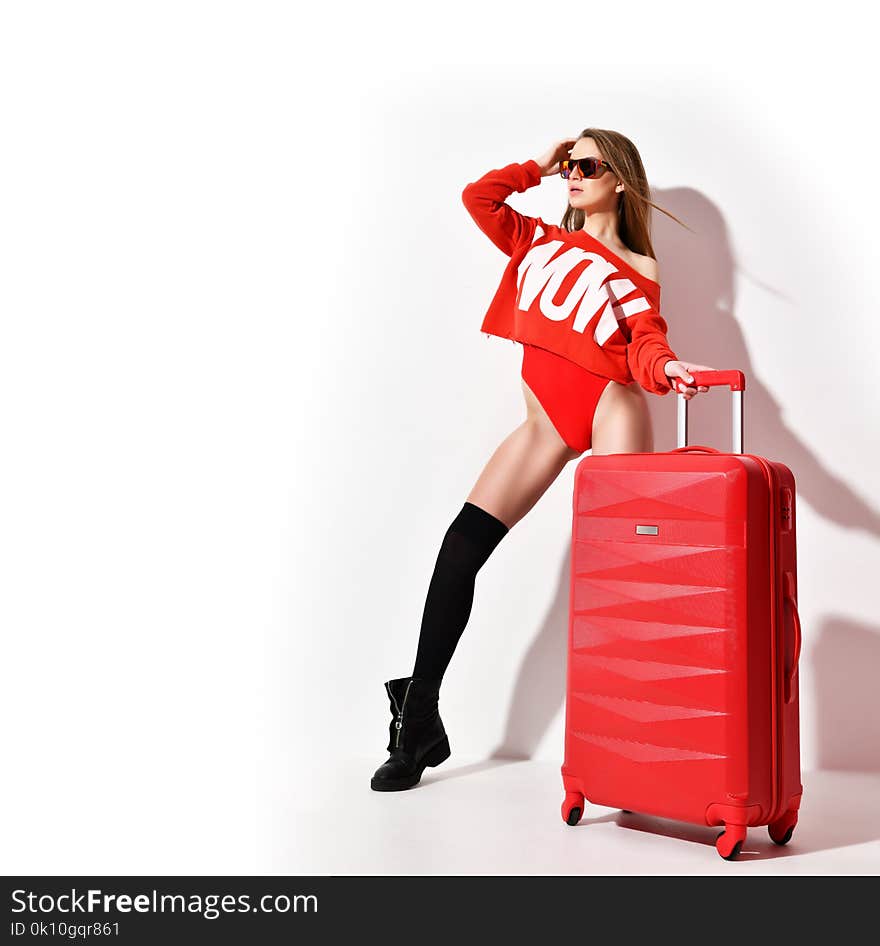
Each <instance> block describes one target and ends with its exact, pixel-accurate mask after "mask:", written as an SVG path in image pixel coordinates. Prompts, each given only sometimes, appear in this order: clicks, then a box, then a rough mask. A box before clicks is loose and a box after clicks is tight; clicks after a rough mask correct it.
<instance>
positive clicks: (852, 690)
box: [810, 615, 880, 772]
mask: <svg viewBox="0 0 880 946" xmlns="http://www.w3.org/2000/svg"><path fill="white" fill-rule="evenodd" d="M810 654H811V657H812V667H813V675H814V678H815V681H816V683H815V698H816V706H817V708H818V722H817V730H818V731H817V737H818V738H817V745H818V754H819V758H818V762H817V765H818V767H819V768H821V769H847V770H850V771H856V772H880V713H878V700H877V688H878V676H880V627H876V626H875V627H871V626H870V625H867V624H859V623H857V622H854V621H852V620H849V619H848V618H845V617H842V616H836V615H832V616H829V617H826V618H825V619H824V620H823V621H822V623H821V625H820V626H819V629H818V635H817V640H816V643H815V644H814V645H813V647H811V648H810Z"/></svg>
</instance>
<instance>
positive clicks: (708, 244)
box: [490, 188, 880, 770]
mask: <svg viewBox="0 0 880 946" xmlns="http://www.w3.org/2000/svg"><path fill="white" fill-rule="evenodd" d="M654 200H655V202H656V203H658V204H660V206H662V207H665V208H667V209H668V210H670V211H671V212H672V213H674V214H675V215H676V216H677V217H679V218H681V219H682V220H684V221H685V222H686V223H687V224H688V226H690V227H691V228H692V229H693V231H694V232H693V233H691V232H690V231H688V230H685V229H684V228H683V227H681V226H680V225H679V224H678V223H676V222H675V221H674V220H670V219H669V218H668V217H666V216H665V215H664V214H661V213H656V212H655V214H654V221H655V222H654V246H655V251H656V253H657V257H658V259H659V261H660V274H661V275H660V279H661V284H662V287H663V288H662V295H661V312H662V313H663V314H664V317H666V318H667V322H669V340H670V344H671V345H672V348H673V350H674V351H675V352H676V354H678V355H679V357H681V358H684V359H687V360H689V361H693V362H696V363H698V364H705V365H712V366H713V367H714V368H718V369H723V368H738V369H740V370H741V371H743V372H744V374H745V376H746V391H745V395H744V399H743V403H744V411H743V413H744V425H743V426H744V436H743V449H744V451H745V452H747V453H756V454H759V455H761V456H767V457H772V458H773V459H774V460H780V461H782V462H783V463H785V464H786V465H787V466H789V467H790V468H791V470H792V472H793V473H794V476H795V481H796V483H797V496H798V497H799V498H801V497H802V498H803V499H805V500H806V501H807V502H808V503H809V504H810V506H811V507H812V508H813V509H815V510H816V512H817V513H819V514H821V515H823V516H824V517H825V518H826V519H828V520H829V521H830V522H834V523H836V524H838V525H840V526H844V527H847V528H857V529H862V530H864V531H866V532H868V533H869V534H872V535H875V536H876V535H880V511H878V510H877V509H875V508H873V507H872V506H871V505H870V504H869V503H868V502H867V501H866V500H865V499H863V498H862V497H861V496H859V495H858V494H856V493H855V492H854V491H853V490H852V489H851V488H850V486H849V485H848V484H847V483H845V482H844V481H843V480H841V479H840V478H839V477H838V476H836V475H835V474H834V473H833V472H831V471H830V470H828V469H827V468H826V467H825V466H824V464H823V463H822V456H821V451H820V450H819V449H818V443H819V442H820V439H819V438H818V437H817V438H816V440H815V441H814V442H813V443H807V442H805V441H803V440H802V439H801V438H800V437H799V436H798V434H796V433H795V432H794V431H792V430H791V429H790V428H789V427H788V426H787V425H786V423H785V420H784V418H783V416H782V410H781V408H780V404H779V402H778V401H777V400H776V399H775V397H774V396H773V394H772V392H771V390H770V388H768V387H767V386H765V385H764V384H763V383H762V381H761V379H760V378H759V377H758V375H757V372H756V371H755V370H754V369H753V367H752V361H751V358H750V357H749V353H748V350H747V348H746V345H745V341H744V338H743V334H742V331H741V330H740V326H739V324H738V323H737V321H736V317H735V298H734V272H735V268H736V266H735V262H734V259H733V254H732V251H731V247H730V241H729V239H728V234H727V228H726V226H725V224H724V220H723V218H722V216H721V214H720V213H719V212H718V209H717V207H715V206H714V205H713V204H712V203H711V202H710V201H709V200H707V199H706V198H705V197H704V196H703V195H702V194H700V193H699V192H697V191H695V190H692V189H689V188H674V189H669V190H665V191H658V190H655V191H654ZM763 288H764V289H765V291H766V292H768V293H770V294H772V295H775V296H777V297H779V298H781V299H784V298H785V294H784V293H783V292H782V291H780V290H778V289H776V288H774V287H772V286H766V285H765V286H763ZM666 313H669V315H668V316H667V315H666ZM673 313H674V316H673V315H672V314H673ZM648 402H649V404H650V409H651V412H652V421H653V424H654V432H655V438H654V441H655V447H654V448H655V450H657V451H664V450H671V449H673V448H674V447H675V445H676V442H675V437H676V430H675V423H676V420H675V418H676V411H675V395H674V394H671V393H670V394H667V395H665V396H663V397H656V396H655V397H650V396H649V397H648ZM688 428H689V431H688V434H689V435H688V442H689V443H690V444H704V445H708V446H713V447H716V448H718V449H721V450H730V449H731V447H730V443H731V439H730V438H731V421H730V391H729V389H727V388H720V387H719V388H711V389H710V390H709V391H708V392H706V393H702V394H698V395H697V396H696V397H695V398H693V400H692V401H691V402H690V405H689V411H688ZM576 462H580V461H576ZM569 528H570V523H562V524H561V528H560V533H561V535H562V536H564V541H565V549H564V552H563V567H562V569H561V574H560V576H559V583H558V587H557V592H556V596H555V598H554V601H553V604H552V605H551V607H550V610H549V612H548V614H547V616H546V617H545V619H544V621H543V623H542V626H541V628H540V630H539V631H538V633H537V635H536V636H535V639H534V641H533V642H532V645H531V647H530V648H529V650H528V652H527V653H526V655H525V657H524V659H523V662H522V665H521V667H520V671H519V674H518V676H517V680H516V683H515V686H514V692H513V694H512V697H511V705H510V709H509V711H508V716H507V720H506V724H505V731H504V734H503V736H502V740H501V743H500V744H499V746H498V747H497V748H496V749H495V750H494V751H493V752H492V754H491V756H490V757H491V758H530V757H531V756H532V754H533V753H534V751H535V749H536V747H537V745H538V743H539V742H540V740H541V738H542V737H543V735H544V733H545V732H546V731H547V729H548V727H549V726H550V724H551V723H552V721H553V719H554V717H555V716H556V714H557V713H558V712H559V711H560V710H561V708H562V707H563V706H564V702H565V671H566V658H567V643H568V639H567V638H568V593H569V562H568V558H569V548H568V543H569V541H570V534H569V531H568V530H569ZM806 635H807V640H806V641H805V651H806V650H807V649H808V648H809V644H810V639H811V638H812V639H813V640H816V637H815V636H814V634H811V633H810V631H809V629H806ZM811 652H812V654H813V655H814V671H815V673H816V679H817V681H818V683H817V687H818V693H817V701H818V712H819V722H818V726H819V743H820V758H819V765H820V766H822V767H829V768H848V769H861V770H864V769H869V770H873V769H877V768H878V767H880V763H878V757H880V748H878V747H880V738H878V736H880V721H878V714H877V712H876V710H875V705H874V704H875V700H874V692H875V687H874V686H873V685H872V684H873V677H875V676H876V675H877V668H878V667H880V661H878V657H880V629H878V628H870V627H866V626H859V625H855V624H853V623H852V622H848V621H846V620H844V619H836V618H835V619H829V620H827V621H825V622H824V623H823V624H822V626H821V629H820V630H819V636H818V641H817V643H816V644H815V645H814V647H813V648H812V649H811ZM842 730H845V731H844V732H843V734H842V733H841V731H842Z"/></svg>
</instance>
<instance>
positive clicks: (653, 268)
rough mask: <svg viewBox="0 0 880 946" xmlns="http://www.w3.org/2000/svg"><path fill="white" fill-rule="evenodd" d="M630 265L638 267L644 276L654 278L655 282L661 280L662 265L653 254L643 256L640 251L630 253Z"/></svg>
mask: <svg viewBox="0 0 880 946" xmlns="http://www.w3.org/2000/svg"><path fill="white" fill-rule="evenodd" d="M629 262H630V265H631V266H632V267H633V268H634V269H637V270H638V271H639V272H640V273H641V274H642V275H643V276H646V277H647V278H648V279H652V280H653V281H654V282H656V283H659V282H660V267H659V266H658V265H657V260H655V259H654V257H653V256H642V255H641V254H639V253H631V254H630V260H629Z"/></svg>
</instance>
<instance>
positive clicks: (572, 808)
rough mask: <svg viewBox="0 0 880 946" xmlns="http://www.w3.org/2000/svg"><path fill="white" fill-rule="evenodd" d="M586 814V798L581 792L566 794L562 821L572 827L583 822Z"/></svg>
mask: <svg viewBox="0 0 880 946" xmlns="http://www.w3.org/2000/svg"><path fill="white" fill-rule="evenodd" d="M583 813H584V796H583V795H581V793H580V792H566V793H565V800H564V801H563V802H562V820H563V821H564V822H565V823H566V824H568V825H571V826H572V827H573V826H574V825H576V824H577V823H578V822H579V821H580V820H581V815H582V814H583Z"/></svg>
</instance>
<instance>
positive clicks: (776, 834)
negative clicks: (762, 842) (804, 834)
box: [767, 811, 797, 845]
mask: <svg viewBox="0 0 880 946" xmlns="http://www.w3.org/2000/svg"><path fill="white" fill-rule="evenodd" d="M796 824H797V812H796V811H787V812H786V813H785V814H784V815H783V816H782V817H781V818H780V819H779V820H778V821H774V822H773V823H772V824H768V825H767V831H768V832H769V833H770V838H771V840H772V841H773V843H774V844H780V845H781V844H788V842H789V841H790V840H791V835H792V833H793V832H794V826H795V825H796Z"/></svg>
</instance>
